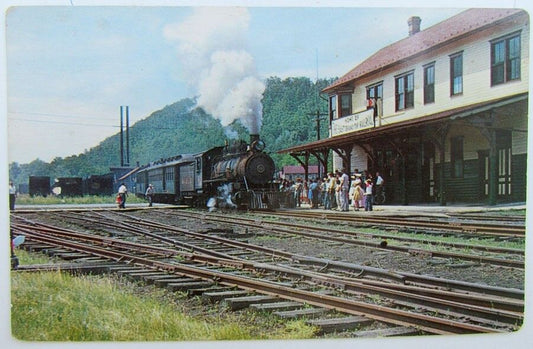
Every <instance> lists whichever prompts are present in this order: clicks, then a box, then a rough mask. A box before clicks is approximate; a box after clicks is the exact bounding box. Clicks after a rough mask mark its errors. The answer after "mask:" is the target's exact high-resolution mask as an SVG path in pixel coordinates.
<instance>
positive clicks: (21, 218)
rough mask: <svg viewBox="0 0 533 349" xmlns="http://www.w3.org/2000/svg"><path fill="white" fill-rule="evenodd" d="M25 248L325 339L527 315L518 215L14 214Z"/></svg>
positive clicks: (506, 322) (499, 329) (480, 329)
mask: <svg viewBox="0 0 533 349" xmlns="http://www.w3.org/2000/svg"><path fill="white" fill-rule="evenodd" d="M11 233H12V234H13V235H14V236H18V235H24V237H25V242H24V244H23V245H21V246H20V248H24V249H26V250H28V251H31V252H32V253H33V252H35V253H46V254H48V255H50V256H56V257H58V258H59V259H61V260H64V262H61V263H56V264H47V265H21V266H18V267H17V268H15V269H13V272H29V271H34V272H39V271H42V270H56V269H60V270H63V271H65V272H69V271H70V272H87V273H114V274H119V275H123V276H127V277H130V278H134V279H136V280H141V281H142V282H146V283H149V284H155V285H159V286H161V287H166V288H167V289H169V290H171V291H176V292H178V291H179V292H186V293H188V294H189V295H191V296H198V297H200V298H201V299H202V301H204V302H205V303H206V304H211V303H223V304H226V305H227V306H228V309H231V311H240V310H241V309H244V308H248V309H255V310H256V311H257V312H271V313H273V314H275V315H276V316H279V317H280V318H283V319H294V318H304V319H307V320H306V321H307V323H308V324H310V325H312V326H316V328H317V331H316V336H317V338H320V337H324V336H333V337H343V338H345V337H389V336H406V335H407V336H416V335H445V334H471V333H509V332H514V331H517V330H518V329H519V328H520V327H521V325H522V323H523V320H524V274H525V273H524V259H525V258H524V245H525V215H524V214H523V212H521V213H520V212H519V213H510V214H505V215H504V214H495V213H489V212H482V213H465V212H459V211H457V212H455V211H448V212H444V211H441V212H439V213H438V214H437V213H431V212H428V211H423V210H422V209H421V210H418V211H416V210H415V211H411V212H408V213H406V212H402V213H400V212H393V211H392V210H388V211H376V212H373V214H371V215H369V214H366V215H365V214H357V213H354V212H350V213H344V212H331V211H325V210H308V209H301V210H278V211H262V212H242V211H216V212H207V211H206V210H193V209H178V208H176V207H168V206H158V207H156V208H150V209H146V208H130V209H126V210H120V211H119V210H117V209H110V208H94V207H92V208H90V209H87V208H85V209H84V208H77V209H61V208H57V209H19V210H17V211H14V212H12V213H11Z"/></svg>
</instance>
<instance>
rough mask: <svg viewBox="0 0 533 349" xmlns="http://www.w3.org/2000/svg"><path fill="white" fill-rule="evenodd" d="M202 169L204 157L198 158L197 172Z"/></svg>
mask: <svg viewBox="0 0 533 349" xmlns="http://www.w3.org/2000/svg"><path fill="white" fill-rule="evenodd" d="M200 171H202V159H201V158H196V172H198V173H200Z"/></svg>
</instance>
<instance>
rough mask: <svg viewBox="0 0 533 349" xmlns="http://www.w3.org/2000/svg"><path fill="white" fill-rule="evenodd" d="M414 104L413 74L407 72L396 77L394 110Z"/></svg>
mask: <svg viewBox="0 0 533 349" xmlns="http://www.w3.org/2000/svg"><path fill="white" fill-rule="evenodd" d="M414 105H415V74H414V72H412V71H411V72H409V73H406V74H403V75H399V76H397V77H396V111H400V110H404V109H408V108H412V107H413V106H414Z"/></svg>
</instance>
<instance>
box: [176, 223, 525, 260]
mask: <svg viewBox="0 0 533 349" xmlns="http://www.w3.org/2000/svg"><path fill="white" fill-rule="evenodd" d="M178 215H180V216H183V217H185V216H186V214H184V213H179V214H178ZM200 216H201V217H202V219H205V220H210V221H216V222H219V223H220V222H222V223H233V224H235V221H238V222H239V223H238V224H239V225H244V226H248V227H254V228H255V227H257V226H258V224H261V227H262V228H264V229H268V227H271V228H270V229H271V230H272V229H275V231H277V232H283V233H286V234H293V235H301V236H307V237H312V238H316V239H321V240H323V239H327V240H328V241H337V242H342V243H349V244H352V245H358V246H368V247H372V248H376V249H382V250H389V251H390V250H395V251H398V252H403V253H409V254H413V253H419V254H422V255H431V256H433V257H441V258H457V259H463V260H468V261H474V262H478V263H485V264H492V265H498V266H503V267H511V268H518V269H524V261H521V260H513V259H501V258H491V257H485V256H475V255H471V254H461V253H453V252H443V251H428V250H424V249H420V248H413V247H405V246H394V245H392V244H390V243H388V242H387V244H386V245H385V246H383V244H381V242H380V243H375V242H368V241H361V240H353V239H347V238H343V237H336V236H331V235H328V236H327V237H325V236H323V235H319V234H313V233H309V232H303V231H294V230H283V229H281V228H279V227H277V226H278V225H281V226H285V227H291V228H293V229H306V230H311V231H319V232H322V233H323V232H332V233H336V234H342V235H350V236H353V235H355V236H357V235H363V234H364V233H350V232H340V231H338V230H334V229H330V228H317V227H310V226H303V225H299V224H293V223H287V222H269V221H261V222H258V221H257V220H253V219H247V218H240V217H231V218H228V217H221V216H217V215H211V214H209V215H200ZM365 235H368V234H365ZM374 235H375V234H374ZM390 237H391V238H392V239H398V238H397V237H393V236H390ZM417 242H418V243H422V242H421V241H417ZM497 251H498V252H502V250H501V249H498V250H497ZM512 252H513V254H516V253H517V251H514V250H513V251H512ZM523 253H524V252H523V251H521V254H522V255H523Z"/></svg>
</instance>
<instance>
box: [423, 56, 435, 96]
mask: <svg viewBox="0 0 533 349" xmlns="http://www.w3.org/2000/svg"><path fill="white" fill-rule="evenodd" d="M433 102H435V63H430V64H428V65H426V66H424V104H428V103H433Z"/></svg>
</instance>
